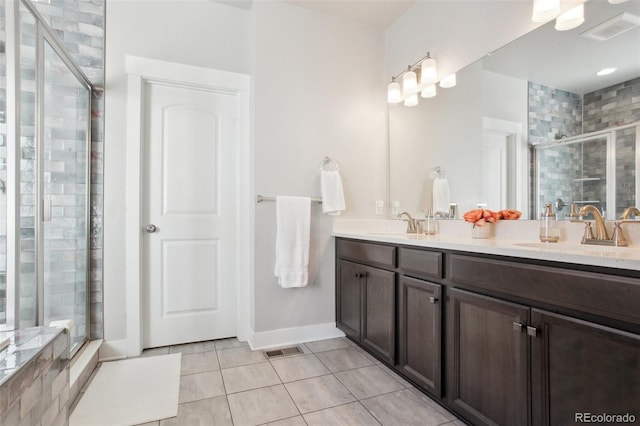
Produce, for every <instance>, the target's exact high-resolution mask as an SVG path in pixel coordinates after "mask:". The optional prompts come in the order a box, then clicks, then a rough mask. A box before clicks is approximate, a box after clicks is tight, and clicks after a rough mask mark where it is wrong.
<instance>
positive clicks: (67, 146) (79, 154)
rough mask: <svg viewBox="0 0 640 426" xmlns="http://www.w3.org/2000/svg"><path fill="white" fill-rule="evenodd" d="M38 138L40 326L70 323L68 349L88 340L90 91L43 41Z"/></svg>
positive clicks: (47, 43)
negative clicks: (40, 124) (41, 285)
mask: <svg viewBox="0 0 640 426" xmlns="http://www.w3.org/2000/svg"><path fill="white" fill-rule="evenodd" d="M43 55H44V70H43V76H44V82H43V84H44V91H43V92H44V93H43V95H44V96H43V105H42V108H43V110H42V113H43V118H44V123H43V124H44V126H43V129H42V132H43V134H42V135H41V137H42V141H43V145H42V150H41V162H42V164H41V170H40V173H41V182H42V192H41V193H42V201H43V209H42V236H41V244H42V247H43V251H42V256H43V264H42V267H43V271H42V274H41V276H42V277H43V280H44V285H43V288H44V289H43V291H44V295H43V296H44V297H43V301H42V305H43V306H42V308H43V314H44V318H43V324H44V325H49V324H50V322H51V321H57V320H73V328H72V331H71V349H72V350H73V349H74V347H75V346H77V345H79V344H81V343H82V342H83V341H84V339H85V338H86V337H87V329H88V328H87V325H88V320H89V318H88V317H87V315H88V309H87V307H88V297H89V295H88V294H87V289H88V285H87V283H88V278H89V275H88V271H89V263H88V260H89V257H88V250H89V247H88V235H87V232H88V226H87V221H88V206H89V178H88V156H87V153H88V148H89V143H88V140H89V119H90V90H89V88H88V87H86V86H85V85H84V84H82V83H81V81H80V80H79V79H78V78H77V77H76V75H74V73H73V72H72V71H71V70H70V69H69V67H68V66H67V64H66V63H65V61H64V60H63V59H62V58H61V57H60V56H59V55H58V54H57V53H56V50H55V49H54V48H53V47H52V46H51V45H50V44H49V42H48V41H47V40H45V42H44V52H43Z"/></svg>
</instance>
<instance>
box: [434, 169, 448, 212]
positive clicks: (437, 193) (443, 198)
mask: <svg viewBox="0 0 640 426" xmlns="http://www.w3.org/2000/svg"><path fill="white" fill-rule="evenodd" d="M449 202H450V201H449V181H447V179H446V178H440V177H437V178H435V179H434V180H433V213H434V214H435V213H444V214H449Z"/></svg>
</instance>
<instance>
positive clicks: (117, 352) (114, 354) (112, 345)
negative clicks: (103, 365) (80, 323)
mask: <svg viewBox="0 0 640 426" xmlns="http://www.w3.org/2000/svg"><path fill="white" fill-rule="evenodd" d="M127 343H128V342H127V339H120V340H110V341H105V342H102V345H101V346H100V352H99V353H98V360H99V361H100V362H102V361H113V360H116V359H123V358H126V357H127Z"/></svg>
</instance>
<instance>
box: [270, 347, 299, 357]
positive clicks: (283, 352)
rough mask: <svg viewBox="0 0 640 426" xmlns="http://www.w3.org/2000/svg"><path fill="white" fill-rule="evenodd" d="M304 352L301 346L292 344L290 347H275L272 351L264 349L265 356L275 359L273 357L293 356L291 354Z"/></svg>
mask: <svg viewBox="0 0 640 426" xmlns="http://www.w3.org/2000/svg"><path fill="white" fill-rule="evenodd" d="M302 353H304V352H303V351H302V349H300V347H299V346H292V347H290V348H283V349H273V350H270V351H264V356H265V357H266V358H267V359H273V358H282V357H285V356H291V355H299V354H302Z"/></svg>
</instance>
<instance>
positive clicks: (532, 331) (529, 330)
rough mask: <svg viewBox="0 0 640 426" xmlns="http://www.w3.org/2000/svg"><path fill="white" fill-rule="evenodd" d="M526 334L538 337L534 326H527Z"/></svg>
mask: <svg viewBox="0 0 640 426" xmlns="http://www.w3.org/2000/svg"><path fill="white" fill-rule="evenodd" d="M527 334H528V335H529V336H531V337H538V329H537V328H535V327H531V326H527Z"/></svg>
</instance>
